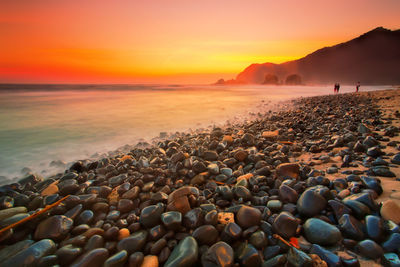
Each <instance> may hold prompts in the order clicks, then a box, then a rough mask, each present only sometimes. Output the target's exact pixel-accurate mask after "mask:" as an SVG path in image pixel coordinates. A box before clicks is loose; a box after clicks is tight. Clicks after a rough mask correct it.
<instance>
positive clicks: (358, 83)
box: [356, 82, 360, 92]
mask: <svg viewBox="0 0 400 267" xmlns="http://www.w3.org/2000/svg"><path fill="white" fill-rule="evenodd" d="M359 89H360V82H357V85H356V92H358V90H359Z"/></svg>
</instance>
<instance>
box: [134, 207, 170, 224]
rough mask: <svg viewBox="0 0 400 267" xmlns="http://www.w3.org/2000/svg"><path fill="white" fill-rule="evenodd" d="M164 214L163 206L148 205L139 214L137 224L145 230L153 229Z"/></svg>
mask: <svg viewBox="0 0 400 267" xmlns="http://www.w3.org/2000/svg"><path fill="white" fill-rule="evenodd" d="M163 212H164V205H163V204H162V203H159V204H157V205H150V206H147V207H145V208H144V209H143V210H142V212H141V213H140V218H139V222H140V224H141V225H143V226H144V227H146V228H151V227H154V226H156V225H158V224H160V223H161V214H162V213H163Z"/></svg>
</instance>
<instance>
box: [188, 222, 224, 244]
mask: <svg viewBox="0 0 400 267" xmlns="http://www.w3.org/2000/svg"><path fill="white" fill-rule="evenodd" d="M192 236H193V237H194V238H195V239H196V240H197V243H198V244H199V245H209V246H211V245H212V244H214V243H215V242H216V241H217V239H218V231H217V229H215V227H214V226H212V225H202V226H200V227H198V228H196V230H194V231H193V234H192Z"/></svg>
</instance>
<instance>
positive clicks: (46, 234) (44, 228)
mask: <svg viewBox="0 0 400 267" xmlns="http://www.w3.org/2000/svg"><path fill="white" fill-rule="evenodd" d="M73 224H74V221H73V220H71V219H70V218H68V217H66V216H63V215H55V216H51V217H49V218H47V219H46V220H44V221H42V222H41V223H40V224H39V225H38V226H37V228H36V231H35V234H34V239H36V240H41V239H47V238H48V239H52V240H54V241H61V240H63V239H64V238H65V236H66V235H67V234H68V233H69V231H70V230H71V229H72V226H73Z"/></svg>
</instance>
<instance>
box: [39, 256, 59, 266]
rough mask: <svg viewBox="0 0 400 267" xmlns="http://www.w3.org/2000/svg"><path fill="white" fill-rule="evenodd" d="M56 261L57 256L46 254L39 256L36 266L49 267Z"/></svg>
mask: <svg viewBox="0 0 400 267" xmlns="http://www.w3.org/2000/svg"><path fill="white" fill-rule="evenodd" d="M57 263H58V258H57V256H56V255H48V256H44V257H42V258H40V260H39V262H38V263H37V266H38V267H50V266H55V265H57Z"/></svg>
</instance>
